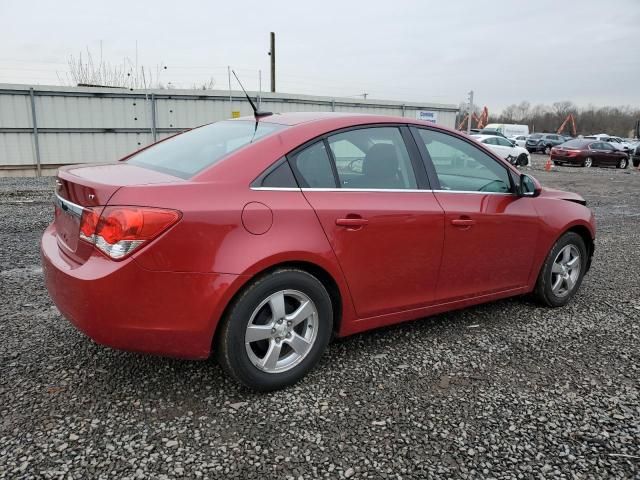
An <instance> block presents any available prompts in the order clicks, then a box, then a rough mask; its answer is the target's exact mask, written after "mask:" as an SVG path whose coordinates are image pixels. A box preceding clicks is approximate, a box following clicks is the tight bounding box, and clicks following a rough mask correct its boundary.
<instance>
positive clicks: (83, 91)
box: [0, 84, 457, 176]
mask: <svg viewBox="0 0 640 480" xmlns="http://www.w3.org/2000/svg"><path fill="white" fill-rule="evenodd" d="M262 102H263V107H262V108H263V109H264V110H269V111H274V112H300V111H328V112H330V111H336V112H358V113H372V114H381V115H396V116H405V117H411V118H415V117H416V112H417V111H422V110H426V111H433V112H437V123H438V124H441V125H445V126H447V127H454V124H455V116H456V112H457V107H456V106H454V105H442V104H428V103H412V102H407V103H403V102H391V101H381V100H354V99H348V98H331V97H316V96H308V95H289V94H282V93H264V94H263V95H262ZM232 111H239V112H240V114H241V115H250V114H251V107H250V106H249V104H248V103H247V101H246V99H245V98H244V96H243V95H242V93H241V92H236V91H234V92H231V99H230V93H229V92H228V91H202V90H149V91H140V90H135V91H131V90H127V89H119V88H85V87H43V86H34V87H30V86H27V85H3V84H0V176H1V175H11V174H13V175H18V174H20V175H27V174H34V173H36V172H37V164H38V161H39V162H40V164H41V167H42V168H41V170H42V173H43V174H45V175H46V174H53V173H55V169H56V168H57V167H58V166H60V165H64V164H70V163H91V162H108V161H113V160H117V159H118V158H121V157H123V156H124V155H126V154H128V153H130V152H132V151H134V150H137V149H139V148H141V147H143V146H145V145H148V144H149V143H152V142H153V141H154V139H156V140H160V139H162V138H164V137H166V136H169V135H173V134H174V133H175V132H179V131H181V130H184V129H187V128H192V127H195V126H198V125H202V124H205V123H210V122H213V121H216V120H222V119H225V118H230V117H231V112H232ZM34 117H35V123H36V125H35V126H34ZM34 127H37V134H36V128H34ZM38 157H39V158H38Z"/></svg>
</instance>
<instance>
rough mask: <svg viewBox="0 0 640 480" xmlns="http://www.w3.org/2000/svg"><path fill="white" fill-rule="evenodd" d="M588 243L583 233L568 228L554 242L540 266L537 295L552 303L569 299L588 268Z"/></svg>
mask: <svg viewBox="0 0 640 480" xmlns="http://www.w3.org/2000/svg"><path fill="white" fill-rule="evenodd" d="M587 255H588V252H587V247H586V245H585V243H584V240H583V239H582V237H581V236H580V235H578V234H577V233H574V232H567V233H565V234H564V235H562V237H560V239H558V241H557V242H556V243H555V245H554V246H553V248H552V249H551V251H550V252H549V255H547V259H546V260H545V262H544V265H543V266H542V269H541V270H540V274H539V275H538V280H537V282H536V288H535V296H536V298H537V299H538V300H539V301H540V302H541V303H543V304H545V305H547V306H549V307H562V306H564V305H566V304H567V303H569V301H570V300H571V299H572V298H573V296H574V295H575V293H576V292H577V291H578V288H580V284H581V283H582V279H583V278H584V274H585V272H586V268H587Z"/></svg>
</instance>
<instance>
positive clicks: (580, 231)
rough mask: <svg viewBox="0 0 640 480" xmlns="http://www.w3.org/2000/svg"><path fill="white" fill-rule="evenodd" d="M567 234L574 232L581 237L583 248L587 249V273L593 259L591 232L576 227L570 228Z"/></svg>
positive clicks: (581, 227) (585, 228)
mask: <svg viewBox="0 0 640 480" xmlns="http://www.w3.org/2000/svg"><path fill="white" fill-rule="evenodd" d="M567 231H568V232H574V233H577V234H578V235H580V237H582V240H583V241H584V244H585V246H586V247H587V271H588V270H589V268H590V267H591V258H592V257H593V250H594V247H595V245H594V243H593V238H591V232H590V231H589V229H588V228H587V227H585V226H583V225H576V226H574V227H571V228H570V229H569V230H567Z"/></svg>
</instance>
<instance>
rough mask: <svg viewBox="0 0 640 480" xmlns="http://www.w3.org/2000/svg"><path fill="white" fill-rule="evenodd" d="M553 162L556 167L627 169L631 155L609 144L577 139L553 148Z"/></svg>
mask: <svg viewBox="0 0 640 480" xmlns="http://www.w3.org/2000/svg"><path fill="white" fill-rule="evenodd" d="M551 160H552V161H553V163H554V164H556V165H578V166H582V167H587V168H588V167H595V166H611V167H616V168H627V166H628V165H629V155H628V154H627V153H626V152H623V151H622V150H617V149H616V148H614V147H613V145H611V144H610V143H608V142H601V141H599V140H589V139H582V138H576V139H574V140H569V141H568V142H565V143H563V144H562V145H558V146H557V147H553V148H552V149H551Z"/></svg>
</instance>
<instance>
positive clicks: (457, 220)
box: [451, 218, 476, 227]
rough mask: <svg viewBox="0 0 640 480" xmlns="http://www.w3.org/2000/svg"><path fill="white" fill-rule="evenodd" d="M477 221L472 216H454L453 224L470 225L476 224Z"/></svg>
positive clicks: (459, 225)
mask: <svg viewBox="0 0 640 480" xmlns="http://www.w3.org/2000/svg"><path fill="white" fill-rule="evenodd" d="M475 223H476V221H475V220H472V219H470V218H454V219H453V220H451V225H453V226H455V227H470V226H471V225H475Z"/></svg>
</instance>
